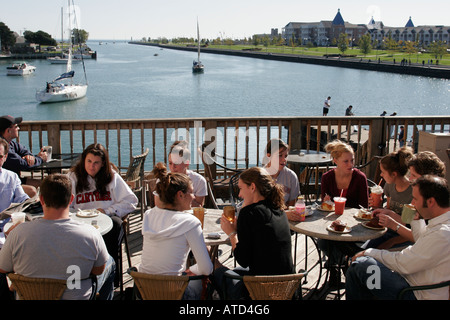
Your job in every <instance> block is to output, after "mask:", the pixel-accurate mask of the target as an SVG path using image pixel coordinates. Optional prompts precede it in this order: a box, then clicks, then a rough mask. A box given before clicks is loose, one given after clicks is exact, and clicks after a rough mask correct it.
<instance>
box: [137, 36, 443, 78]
mask: <svg viewBox="0 0 450 320" xmlns="http://www.w3.org/2000/svg"><path fill="white" fill-rule="evenodd" d="M129 43H130V44H137V45H147V46H155V47H160V48H165V49H173V50H182V51H194V52H196V51H197V48H196V47H183V46H172V45H162V44H156V43H144V42H138V41H130V42H129ZM201 52H204V53H212V54H222V55H231V56H240V57H247V58H256V59H266V60H276V61H285V62H297V63H309V64H316V65H322V66H332V67H340V68H352V69H362V70H369V71H382V72H390V73H398V74H408V75H414V76H424V77H433V78H443V79H450V67H449V66H440V65H430V66H428V65H424V66H423V65H422V64H411V65H408V64H407V65H401V63H400V61H398V62H396V63H395V64H394V63H392V62H378V61H370V60H369V61H368V60H361V59H357V58H339V57H328V58H327V57H318V56H307V55H294V54H283V53H266V52H261V51H259V52H255V51H240V50H228V49H212V48H205V47H202V48H201Z"/></svg>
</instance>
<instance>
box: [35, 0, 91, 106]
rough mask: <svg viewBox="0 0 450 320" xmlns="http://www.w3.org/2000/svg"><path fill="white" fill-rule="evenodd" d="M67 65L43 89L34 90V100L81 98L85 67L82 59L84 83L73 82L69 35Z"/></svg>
mask: <svg viewBox="0 0 450 320" xmlns="http://www.w3.org/2000/svg"><path fill="white" fill-rule="evenodd" d="M68 2H69V35H71V34H72V28H71V25H70V24H71V23H70V0H68ZM67 58H68V59H67V67H66V72H65V73H63V74H61V75H60V76H59V77H57V78H56V79H54V80H53V81H51V82H47V85H46V87H45V88H44V89H42V90H40V91H37V92H36V100H37V101H39V102H41V103H50V102H63V101H70V100H76V99H81V98H83V97H85V96H86V92H87V88H88V84H87V79H86V69H85V68H84V60H82V62H83V71H84V78H85V82H86V83H85V84H74V83H73V76H74V75H75V71H73V70H72V36H69V54H68V55H67ZM67 79H69V80H70V81H68V82H65V83H64V82H63V81H64V80H67Z"/></svg>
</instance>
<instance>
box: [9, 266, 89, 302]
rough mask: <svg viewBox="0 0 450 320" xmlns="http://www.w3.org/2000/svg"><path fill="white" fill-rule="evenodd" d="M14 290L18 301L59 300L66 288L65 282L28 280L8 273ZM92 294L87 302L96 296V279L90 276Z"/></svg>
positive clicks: (43, 279)
mask: <svg viewBox="0 0 450 320" xmlns="http://www.w3.org/2000/svg"><path fill="white" fill-rule="evenodd" d="M8 278H9V279H10V280H11V283H12V285H13V288H14V290H15V291H16V292H17V294H18V295H19V298H20V300H61V297H62V295H63V294H64V291H65V290H66V287H67V280H61V279H48V278H30V277H25V276H22V275H20V274H17V273H8ZM90 279H91V280H92V292H91V295H90V297H89V300H93V299H94V298H95V295H96V294H97V277H96V276H94V275H91V277H90Z"/></svg>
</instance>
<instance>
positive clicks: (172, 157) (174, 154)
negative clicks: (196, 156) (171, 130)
mask: <svg viewBox="0 0 450 320" xmlns="http://www.w3.org/2000/svg"><path fill="white" fill-rule="evenodd" d="M190 159H191V152H190V150H189V148H188V144H187V142H186V141H184V140H183V141H175V142H174V143H173V144H172V146H171V147H170V151H169V169H170V171H171V172H178V173H184V174H187V175H188V176H189V178H190V179H191V181H192V186H193V188H194V197H195V198H194V200H192V204H191V206H192V207H203V205H204V203H205V197H206V196H207V195H208V188H207V184H206V179H205V178H204V177H203V176H202V175H201V174H198V173H197V172H194V171H192V170H189V169H188V168H189V164H190Z"/></svg>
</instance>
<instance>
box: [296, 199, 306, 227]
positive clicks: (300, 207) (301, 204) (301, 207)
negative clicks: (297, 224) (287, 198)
mask: <svg viewBox="0 0 450 320" xmlns="http://www.w3.org/2000/svg"><path fill="white" fill-rule="evenodd" d="M304 199H305V198H304V197H303V196H298V198H297V202H296V203H295V212H297V214H298V215H299V218H300V221H304V220H305V213H306V205H305V200H304Z"/></svg>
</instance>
